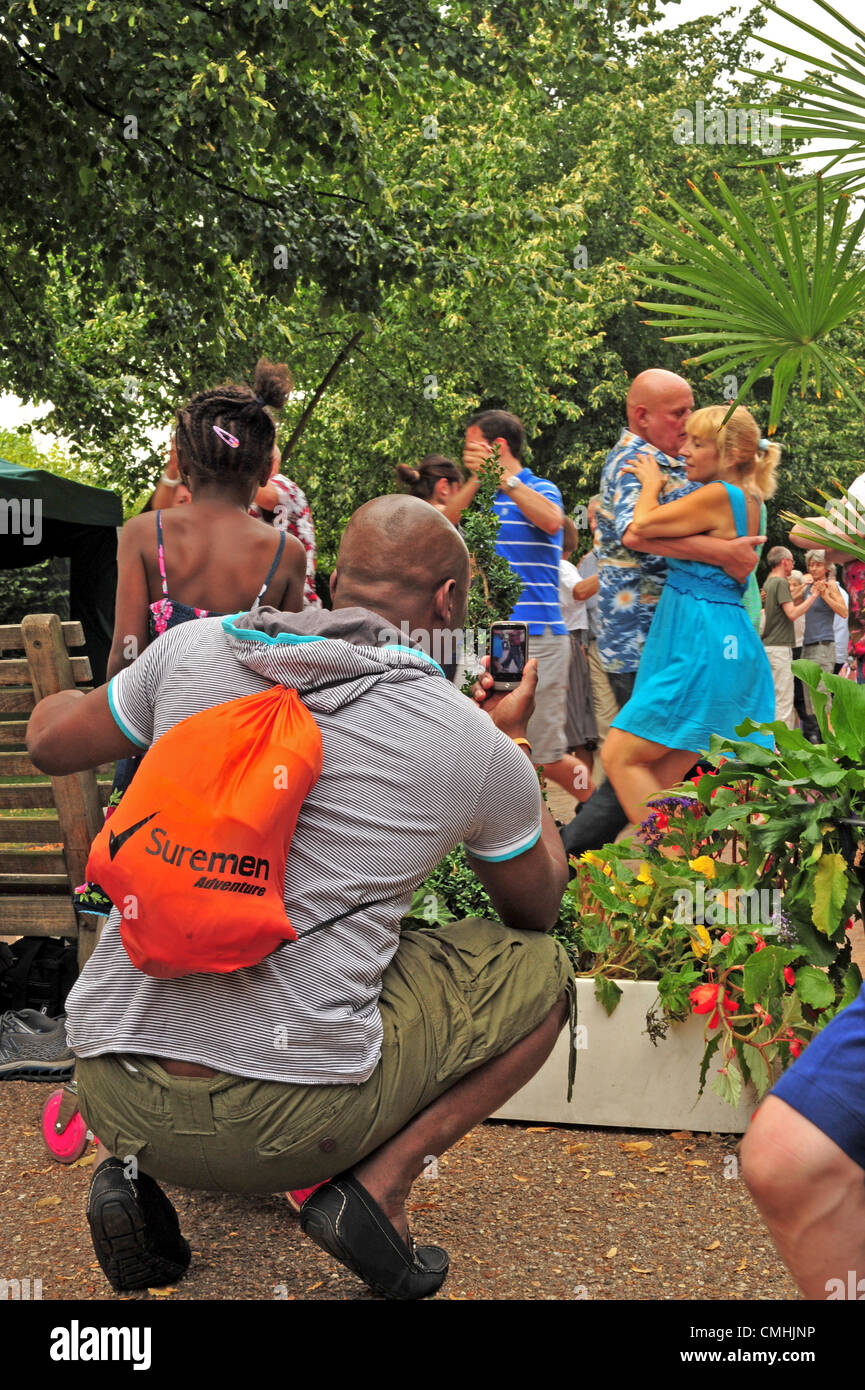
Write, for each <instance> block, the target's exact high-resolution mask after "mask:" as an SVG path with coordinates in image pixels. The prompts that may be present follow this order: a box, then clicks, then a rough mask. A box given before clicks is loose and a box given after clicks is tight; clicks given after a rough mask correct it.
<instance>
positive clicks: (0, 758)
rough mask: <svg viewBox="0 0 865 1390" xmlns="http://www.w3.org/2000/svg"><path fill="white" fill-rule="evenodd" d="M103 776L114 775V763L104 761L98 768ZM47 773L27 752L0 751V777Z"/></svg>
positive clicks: (39, 775)
mask: <svg viewBox="0 0 865 1390" xmlns="http://www.w3.org/2000/svg"><path fill="white" fill-rule="evenodd" d="M96 771H97V772H98V773H102V776H103V777H106V776H108V775H109V774H110V775H111V776H113V775H114V764H113V763H102V764H101V766H100V767H98V768H97V769H96ZM44 776H45V773H44V772H43V771H42V769H41V768H38V767H37V766H36V764H35V763H32V762H31V761H30V759H29V758H28V756H27V754H26V753H0V777H44ZM56 780H59V779H56Z"/></svg>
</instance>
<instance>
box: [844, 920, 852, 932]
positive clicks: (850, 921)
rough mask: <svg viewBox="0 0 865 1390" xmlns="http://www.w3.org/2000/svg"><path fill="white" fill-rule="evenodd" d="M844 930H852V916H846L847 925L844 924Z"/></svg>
mask: <svg viewBox="0 0 865 1390" xmlns="http://www.w3.org/2000/svg"><path fill="white" fill-rule="evenodd" d="M844 930H845V931H852V930H853V918H852V917H848V918H847V925H846V927H845V928H844Z"/></svg>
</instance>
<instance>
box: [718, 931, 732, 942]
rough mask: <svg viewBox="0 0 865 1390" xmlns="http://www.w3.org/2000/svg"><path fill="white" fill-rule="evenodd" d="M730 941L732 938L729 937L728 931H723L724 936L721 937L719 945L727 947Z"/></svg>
mask: <svg viewBox="0 0 865 1390" xmlns="http://www.w3.org/2000/svg"><path fill="white" fill-rule="evenodd" d="M732 940H733V938H732V936H731V935H730V933H729V932H728V931H725V932H724V935H723V936H722V937H721V945H722V946H729V944H730V942H731V941H732Z"/></svg>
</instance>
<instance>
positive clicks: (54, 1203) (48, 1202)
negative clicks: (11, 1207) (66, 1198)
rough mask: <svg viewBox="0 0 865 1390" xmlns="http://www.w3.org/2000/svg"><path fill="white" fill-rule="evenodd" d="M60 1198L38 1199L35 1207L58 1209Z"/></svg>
mask: <svg viewBox="0 0 865 1390" xmlns="http://www.w3.org/2000/svg"><path fill="white" fill-rule="evenodd" d="M61 1201H62V1198H60V1197H40V1198H39V1201H38V1202H37V1203H36V1205H37V1207H59V1205H60V1203H61Z"/></svg>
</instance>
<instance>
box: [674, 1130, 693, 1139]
mask: <svg viewBox="0 0 865 1390" xmlns="http://www.w3.org/2000/svg"><path fill="white" fill-rule="evenodd" d="M670 1138H671V1139H692V1138H693V1135H692V1134H691V1131H690V1130H689V1129H673V1130H671V1131H670Z"/></svg>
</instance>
